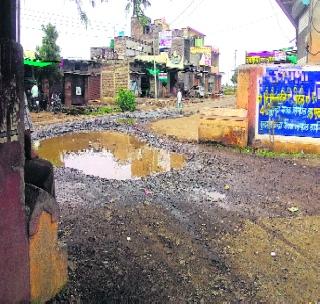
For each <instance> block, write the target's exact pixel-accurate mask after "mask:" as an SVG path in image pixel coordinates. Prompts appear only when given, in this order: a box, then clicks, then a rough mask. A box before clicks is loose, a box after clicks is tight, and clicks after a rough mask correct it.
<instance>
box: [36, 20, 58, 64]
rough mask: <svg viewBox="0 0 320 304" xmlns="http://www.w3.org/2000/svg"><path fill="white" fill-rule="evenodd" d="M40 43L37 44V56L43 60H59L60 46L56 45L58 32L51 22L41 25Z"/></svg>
mask: <svg viewBox="0 0 320 304" xmlns="http://www.w3.org/2000/svg"><path fill="white" fill-rule="evenodd" d="M41 28H42V31H43V34H44V35H43V37H42V45H41V46H37V48H36V53H37V56H38V57H39V58H40V59H41V60H44V61H60V47H59V46H58V45H57V39H58V36H59V34H58V32H57V29H56V27H55V26H54V25H52V24H51V23H49V24H47V25H42V27H41Z"/></svg>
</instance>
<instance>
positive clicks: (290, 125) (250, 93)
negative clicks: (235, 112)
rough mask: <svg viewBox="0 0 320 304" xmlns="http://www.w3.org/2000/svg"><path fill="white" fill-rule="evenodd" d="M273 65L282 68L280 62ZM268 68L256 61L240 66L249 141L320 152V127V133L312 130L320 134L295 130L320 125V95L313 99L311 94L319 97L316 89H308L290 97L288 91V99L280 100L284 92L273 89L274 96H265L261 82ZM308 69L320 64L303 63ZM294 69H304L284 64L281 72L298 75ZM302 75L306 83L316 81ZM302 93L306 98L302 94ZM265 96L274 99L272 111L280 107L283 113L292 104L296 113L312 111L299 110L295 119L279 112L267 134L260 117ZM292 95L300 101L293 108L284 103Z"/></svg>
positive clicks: (240, 90)
mask: <svg viewBox="0 0 320 304" xmlns="http://www.w3.org/2000/svg"><path fill="white" fill-rule="evenodd" d="M269 67H270V68H271V67H274V68H276V69H279V66H269ZM266 69H267V67H266V66H262V65H256V66H252V65H250V66H249V65H245V66H241V67H240V69H239V75H238V91H237V108H243V109H247V110H248V126H249V131H248V133H249V135H248V136H249V144H253V145H258V146H260V147H267V148H270V149H273V150H276V151H285V152H301V151H304V152H309V153H311V152H312V153H319V152H320V138H319V133H320V128H319V131H318V132H319V133H315V132H313V133H312V134H318V135H312V136H311V135H308V133H307V132H306V133H305V135H295V134H294V132H297V134H302V133H301V132H302V131H301V130H302V129H301V128H302V127H303V128H309V129H310V130H311V129H314V128H315V126H316V125H317V124H318V125H319V127H320V118H319V116H320V115H319V114H318V111H319V110H318V108H320V107H319V103H320V101H319V99H318V101H317V100H316V99H313V100H312V103H310V101H308V100H310V98H316V93H313V92H309V91H307V90H305V93H303V94H304V95H303V94H302V95H301V93H299V92H298V93H294V94H295V95H296V96H293V97H292V96H291V97H288V96H289V95H288V94H286V95H284V96H285V97H284V98H285V99H284V101H280V102H277V101H276V100H278V99H279V97H281V96H280V94H281V92H273V93H270V94H273V95H272V96H271V95H268V96H267V97H266V96H262V95H263V93H262V95H261V94H260V90H262V87H261V84H260V82H261V80H262V77H263V76H264V75H266ZM280 69H281V68H280ZM304 70H306V71H307V72H308V71H309V70H310V71H313V70H314V71H315V72H316V71H319V73H320V67H317V66H314V67H302V71H304ZM294 71H300V69H297V67H295V66H290V65H287V66H285V67H283V70H281V75H284V72H286V73H287V76H286V77H291V76H288V75H293V76H294V75H295V74H294ZM290 73H291V74H290ZM292 73H293V74H292ZM312 73H313V72H312ZM301 75H302V74H301ZM301 75H300V76H299V77H302V78H301V79H303V81H304V83H306V82H307V83H308V82H310V81H316V80H314V79H313V80H311V77H310V79H309V80H308V78H307V77H305V76H301ZM317 75H318V74H317ZM281 77H282V76H281ZM294 77H297V76H294ZM297 79H298V78H297ZM299 79H300V78H299ZM279 81H281V80H279ZM297 81H298V82H299V81H300V80H297ZM301 81H302V80H301ZM298 82H297V83H298ZM280 84H281V83H280ZM307 85H308V84H307ZM288 86H289V85H288ZM301 86H302V84H301V85H300V87H301ZM312 86H313V85H312ZM300 87H299V89H300ZM287 89H288V88H286V90H287ZM261 92H262V91H261ZM297 94H298V95H297ZM309 94H311V95H309ZM300 96H301V98H302V99H301V98H300ZM312 96H314V97H312ZM263 98H267V100H273V101H272V102H270V103H268V104H269V107H268V111H270V112H269V113H274V111H277V112H279V111H280V112H279V113H283V111H285V109H287V108H288V111H290V113H291V112H292V113H293V111H295V112H296V113H298V112H305V113H308V114H306V117H305V118H304V116H301V115H300V114H295V115H300V117H298V116H296V117H297V118H296V119H293V120H292V122H290V119H288V118H286V119H285V118H284V117H283V115H282V116H281V115H278V117H279V118H277V120H275V121H273V120H272V121H271V122H273V123H274V125H275V130H273V131H270V132H269V134H265V133H263V131H262V130H261V123H264V122H263V121H260V119H259V115H263V112H262V111H263V108H261V104H260V103H259V101H260V102H262V101H263ZM288 98H289V99H288ZM290 98H294V100H296V102H297V105H293V106H290V107H292V110H291V109H290V107H288V106H282V105H285V103H286V102H287V101H286V100H290ZM318 98H319V97H318ZM300 99H301V101H300ZM261 100H262V101H261ZM272 111H273V112H272ZM311 113H312V115H313V118H312V119H313V123H312V126H311V125H310V122H309V121H310V115H311ZM270 115H271V114H270ZM317 117H318V118H317ZM270 119H271V118H270ZM300 120H301V123H300ZM280 124H281V130H282V128H283V132H282V131H281V130H280V129H279V128H280ZM308 124H309V125H308ZM285 125H286V126H285ZM300 125H301V128H300ZM302 125H303V126H302ZM259 128H260V129H259ZM292 130H297V131H292ZM299 130H300V131H299ZM290 132H291V133H290ZM299 132H300V133H299ZM291 134H292V135H291ZM310 134H311V133H310Z"/></svg>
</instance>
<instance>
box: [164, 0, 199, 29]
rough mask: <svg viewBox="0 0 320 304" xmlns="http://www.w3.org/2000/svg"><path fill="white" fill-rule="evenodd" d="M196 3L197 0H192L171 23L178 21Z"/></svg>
mask: <svg viewBox="0 0 320 304" xmlns="http://www.w3.org/2000/svg"><path fill="white" fill-rule="evenodd" d="M194 3H195V0H191V1H190V3H189V4H188V5H187V6H186V8H185V9H184V10H183V11H182V12H181V13H180V14H179V15H178V16H177V17H175V18H174V19H173V20H172V21H171V22H170V24H173V23H174V22H176V21H177V20H179V19H180V18H181V17H182V16H183V15H184V14H185V13H186V12H187V10H188V9H189V8H190V7H191V6H192V5H193V4H194Z"/></svg>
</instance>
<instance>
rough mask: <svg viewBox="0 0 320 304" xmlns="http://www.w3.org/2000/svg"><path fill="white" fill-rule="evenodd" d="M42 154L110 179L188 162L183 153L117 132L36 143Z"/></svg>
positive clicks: (54, 162)
mask: <svg viewBox="0 0 320 304" xmlns="http://www.w3.org/2000/svg"><path fill="white" fill-rule="evenodd" d="M35 149H36V150H37V152H38V154H39V156H40V157H42V158H45V159H47V160H49V161H51V162H52V163H53V164H54V165H55V166H58V167H62V166H64V167H69V168H74V169H78V170H81V171H83V172H84V173H85V174H88V175H95V176H99V177H103V178H109V179H118V180H125V179H134V178H139V177H144V176H148V175H152V174H156V173H160V172H167V171H170V170H171V169H181V168H182V167H183V166H184V164H185V159H184V157H183V156H182V155H180V154H176V153H169V152H167V151H165V150H161V149H154V148H152V147H150V146H148V145H147V144H146V143H143V142H141V141H139V140H138V139H137V138H135V137H133V136H129V135H126V134H122V133H116V132H91V133H76V134H68V135H65V136H59V137H54V138H50V139H46V140H43V141H41V142H36V143H35Z"/></svg>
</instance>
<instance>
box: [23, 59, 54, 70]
mask: <svg viewBox="0 0 320 304" xmlns="http://www.w3.org/2000/svg"><path fill="white" fill-rule="evenodd" d="M23 63H24V64H25V65H29V66H33V67H38V68H44V67H47V66H50V65H53V64H55V62H51V61H40V60H30V59H24V60H23Z"/></svg>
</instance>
